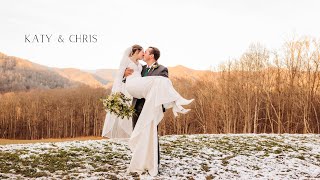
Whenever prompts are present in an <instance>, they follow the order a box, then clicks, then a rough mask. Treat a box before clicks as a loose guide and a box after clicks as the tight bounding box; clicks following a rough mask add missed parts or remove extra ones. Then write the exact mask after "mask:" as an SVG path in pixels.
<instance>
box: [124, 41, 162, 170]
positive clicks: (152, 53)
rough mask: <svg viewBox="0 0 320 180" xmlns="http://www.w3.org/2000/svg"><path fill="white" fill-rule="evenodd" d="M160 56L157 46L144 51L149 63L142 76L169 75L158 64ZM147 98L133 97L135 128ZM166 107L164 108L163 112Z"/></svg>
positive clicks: (130, 70)
mask: <svg viewBox="0 0 320 180" xmlns="http://www.w3.org/2000/svg"><path fill="white" fill-rule="evenodd" d="M159 57H160V51H159V49H158V48H156V47H149V48H148V49H146V51H145V52H144V56H143V61H144V62H146V63H147V64H146V65H144V66H143V67H142V71H141V76H142V77H144V76H163V77H168V68H166V67H164V66H162V65H160V64H158V59H159ZM132 72H133V70H132V69H129V68H127V69H126V70H125V72H124V77H127V76H129V75H131V74H132ZM144 102H145V99H144V98H142V99H137V98H133V101H132V106H134V109H135V112H136V113H135V115H134V116H133V117H132V124H133V129H134V127H135V125H136V124H137V121H138V119H139V116H140V113H141V111H142V108H143V105H144ZM164 111H165V109H164V108H163V112H164ZM158 164H160V145H159V138H158Z"/></svg>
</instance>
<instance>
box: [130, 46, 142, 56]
mask: <svg viewBox="0 0 320 180" xmlns="http://www.w3.org/2000/svg"><path fill="white" fill-rule="evenodd" d="M142 49H143V48H142V47H141V46H140V45H138V44H135V45H133V46H132V50H131V53H130V54H129V57H131V56H132V55H134V53H136V52H138V53H139V52H140V51H141V50H142Z"/></svg>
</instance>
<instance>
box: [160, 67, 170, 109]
mask: <svg viewBox="0 0 320 180" xmlns="http://www.w3.org/2000/svg"><path fill="white" fill-rule="evenodd" d="M159 76H163V77H166V78H169V72H168V68H166V67H164V68H163V70H162V71H161V72H160V73H159ZM162 111H163V112H166V108H164V106H163V105H162Z"/></svg>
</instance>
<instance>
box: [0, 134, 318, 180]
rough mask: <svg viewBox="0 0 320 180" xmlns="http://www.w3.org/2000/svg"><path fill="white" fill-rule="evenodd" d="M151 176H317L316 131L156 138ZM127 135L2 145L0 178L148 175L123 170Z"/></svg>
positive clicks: (204, 177)
mask: <svg viewBox="0 0 320 180" xmlns="http://www.w3.org/2000/svg"><path fill="white" fill-rule="evenodd" d="M160 146H161V165H160V174H159V175H158V176H157V177H155V179H172V178H173V179H182V178H185V179H297V178H320V135H313V134H310V135H288V134H284V135H266V134H261V135H255V134H239V135H233V134H228V135H188V136H186V135H183V136H163V137H161V138H160ZM130 159H131V153H130V151H129V149H128V146H127V141H125V140H122V141H120V140H106V139H104V140H88V141H70V142H56V143H35V144H20V145H17V144H15V145H2V146H0V178H1V179H5V178H9V177H10V178H19V177H24V178H25V177H28V178H31V177H33V178H35V177H42V178H66V179H69V178H71V179H87V178H96V179H99V178H106V179H119V178H120V179H136V178H141V179H150V176H148V175H147V173H143V174H142V175H138V174H136V173H130V174H127V173H126V169H127V166H128V164H129V163H130Z"/></svg>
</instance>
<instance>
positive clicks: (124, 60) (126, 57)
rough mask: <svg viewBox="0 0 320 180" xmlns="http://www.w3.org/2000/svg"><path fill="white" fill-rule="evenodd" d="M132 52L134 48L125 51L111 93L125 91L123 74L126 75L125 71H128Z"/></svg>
mask: <svg viewBox="0 0 320 180" xmlns="http://www.w3.org/2000/svg"><path fill="white" fill-rule="evenodd" d="M131 51H132V47H129V48H127V49H126V50H125V51H124V53H123V55H122V59H121V62H120V66H119V69H118V72H117V74H116V77H115V80H114V82H113V86H112V91H111V92H121V91H122V89H123V85H124V84H123V83H122V79H123V74H124V71H125V70H126V68H127V67H128V64H129V55H130V53H131Z"/></svg>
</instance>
